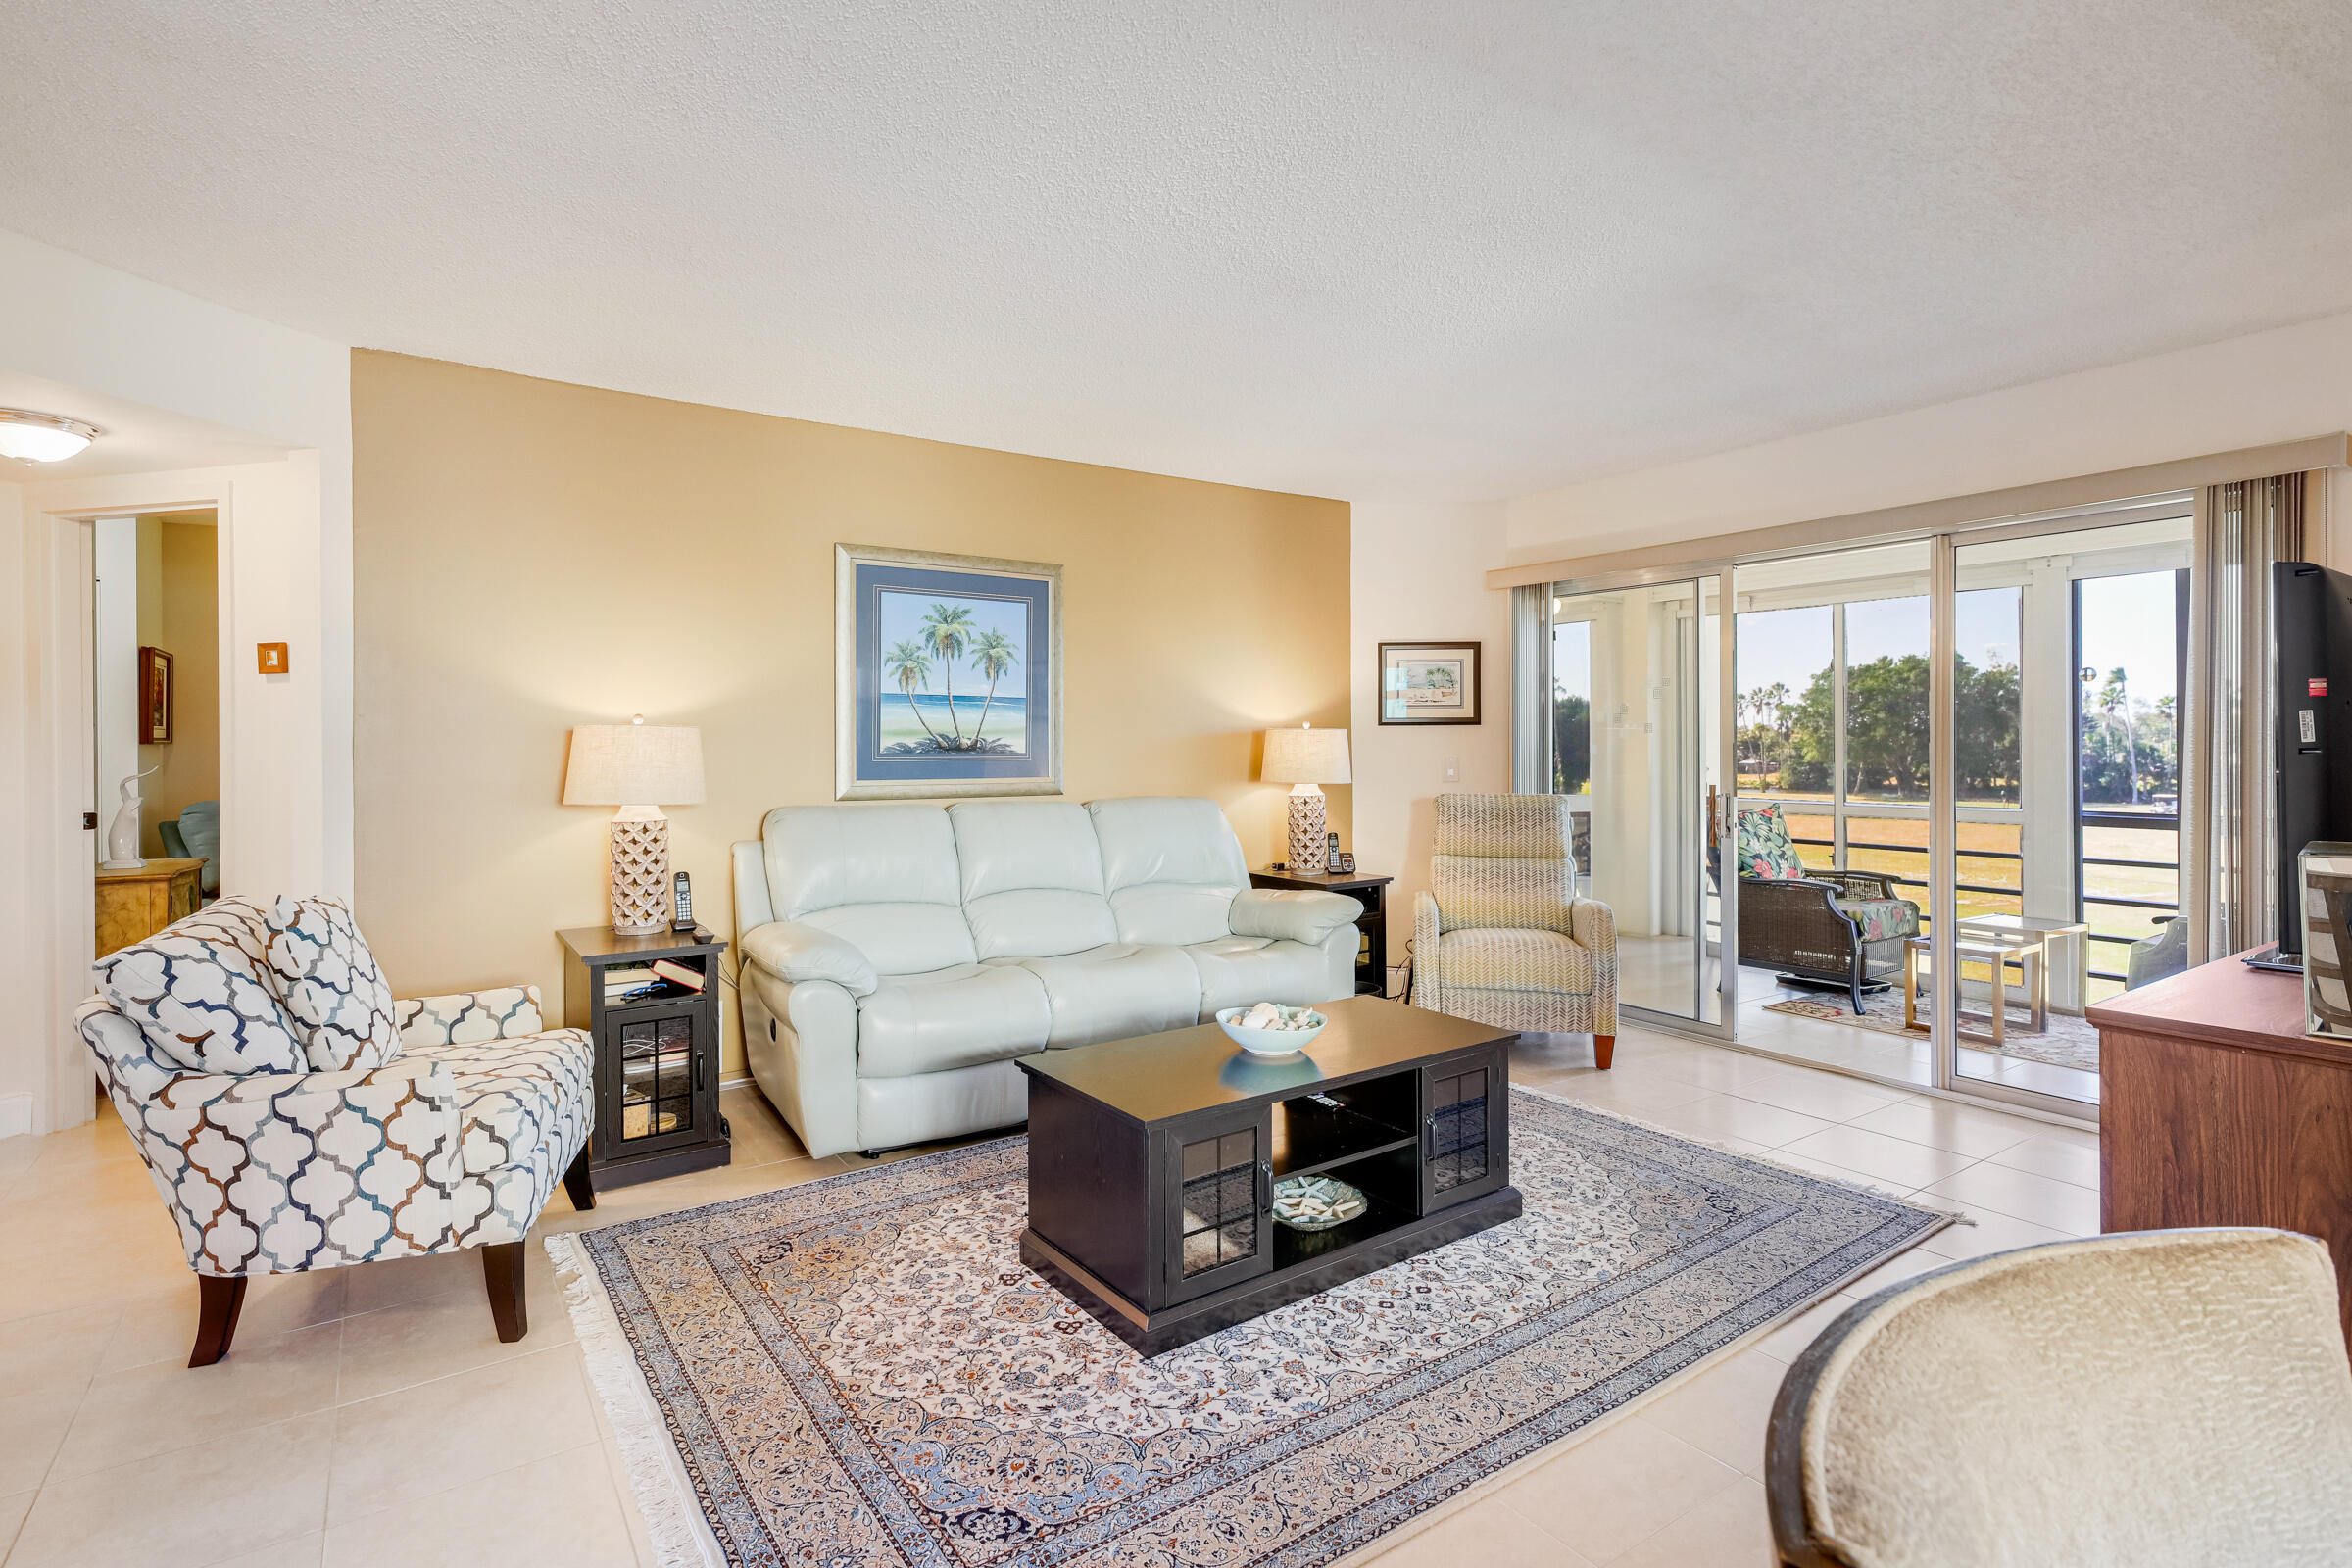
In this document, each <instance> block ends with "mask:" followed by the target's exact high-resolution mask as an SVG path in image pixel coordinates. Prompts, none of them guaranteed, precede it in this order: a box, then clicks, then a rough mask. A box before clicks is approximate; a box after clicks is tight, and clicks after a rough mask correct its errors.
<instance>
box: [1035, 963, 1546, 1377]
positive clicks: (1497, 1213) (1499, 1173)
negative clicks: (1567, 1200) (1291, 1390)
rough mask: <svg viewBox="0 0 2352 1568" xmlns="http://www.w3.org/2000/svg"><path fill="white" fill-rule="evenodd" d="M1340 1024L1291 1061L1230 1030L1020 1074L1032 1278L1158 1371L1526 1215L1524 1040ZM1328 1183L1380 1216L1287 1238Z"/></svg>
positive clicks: (1410, 1015)
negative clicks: (1518, 1176) (1206, 1342)
mask: <svg viewBox="0 0 2352 1568" xmlns="http://www.w3.org/2000/svg"><path fill="white" fill-rule="evenodd" d="M1320 1010H1321V1011H1322V1012H1323V1013H1324V1014H1325V1015H1326V1016H1327V1017H1328V1018H1329V1019H1330V1023H1329V1025H1328V1026H1327V1027H1326V1028H1325V1029H1324V1030H1323V1032H1322V1034H1321V1035H1319V1036H1318V1037H1317V1038H1316V1040H1315V1042H1314V1044H1313V1045H1311V1046H1309V1047H1308V1048H1307V1050H1306V1052H1305V1054H1302V1055H1299V1056H1297V1057H1293V1058H1290V1059H1287V1060H1265V1059H1261V1058H1256V1057H1252V1056H1250V1055H1248V1054H1245V1053H1244V1052H1243V1051H1242V1050H1241V1048H1240V1047H1238V1046H1236V1045H1235V1044H1234V1043H1233V1041H1232V1039H1231V1038H1230V1037H1228V1036H1227V1035H1226V1034H1225V1032H1224V1031H1223V1030H1222V1029H1220V1028H1218V1027H1217V1026H1216V1025H1215V1024H1213V1023H1211V1024H1201V1025H1199V1026H1197V1027H1195V1028H1191V1029H1177V1030H1173V1031H1170V1032H1169V1033H1166V1034H1158V1035H1145V1036H1140V1037H1138V1038H1135V1039H1131V1040H1112V1041H1105V1042H1103V1044H1101V1045H1094V1046H1080V1047H1077V1048H1075V1049H1072V1050H1068V1051H1049V1052H1046V1053H1044V1054H1040V1055H1035V1056H1027V1057H1024V1058H1022V1060H1021V1062H1020V1067H1021V1070H1022V1071H1023V1072H1024V1073H1025V1074H1027V1076H1028V1081H1029V1228H1028V1229H1027V1230H1025V1231H1023V1232H1022V1233H1021V1260H1022V1261H1023V1262H1024V1263H1026V1264H1028V1265H1029V1266H1030V1267H1031V1268H1032V1269H1035V1270H1036V1271H1037V1272H1038V1273H1039V1274H1041V1275H1043V1276H1045V1277H1046V1278H1047V1279H1048V1280H1050V1281H1052V1282H1053V1284H1054V1286H1055V1288H1057V1289H1058V1290H1060V1291H1061V1293H1062V1294H1063V1295H1064V1296H1067V1297H1068V1298H1070V1299H1072V1300H1073V1301H1076V1302H1077V1303H1078V1304H1079V1305H1081V1306H1083V1307H1085V1308H1086V1309H1087V1311H1089V1312H1090V1313H1092V1314H1093V1315H1094V1316H1095V1317H1096V1318H1097V1319H1099V1320H1101V1321H1102V1322H1103V1324H1104V1325H1105V1326H1106V1327H1108V1328H1109V1329H1110V1330H1111V1332H1112V1333H1114V1334H1116V1335H1118V1336H1119V1337H1120V1338H1121V1339H1123V1340H1125V1341H1126V1342H1127V1343H1128V1344H1129V1345H1132V1346H1134V1347H1135V1348H1136V1349H1137V1350H1139V1351H1141V1352H1142V1353H1143V1354H1145V1355H1147V1356H1150V1355H1158V1354H1159V1353H1161V1352H1162V1351H1165V1350H1170V1349H1174V1348H1176V1347H1178V1346H1180V1345H1185V1344H1189V1343H1190V1342H1192V1341H1194V1340H1197V1339H1200V1338H1201V1337H1202V1336H1204V1335H1208V1334H1213V1333H1215V1332H1216V1331H1217V1330H1219V1329H1222V1328H1226V1327H1228V1326H1230V1325H1232V1324H1235V1323H1240V1322H1243V1321H1245V1320H1247V1319H1250V1318H1253V1317H1256V1316H1259V1315H1260V1314H1262V1313H1266V1312H1270V1311H1272V1310H1274V1308H1276V1307H1278V1306H1282V1305H1285V1304H1287V1303H1289V1302H1291V1301H1296V1300H1299V1299H1301V1298H1304V1297H1308V1296H1312V1295H1314V1294H1315V1293H1317V1292H1318V1291H1324V1290H1329V1289H1330V1288H1331V1287H1332V1286H1334V1285H1338V1284H1340V1283H1342V1282H1343V1281H1347V1280H1351V1279H1355V1278H1357V1277H1359V1276H1361V1275H1365V1274H1369V1273H1372V1272H1374V1271H1375V1270H1377V1269H1382V1268H1386V1267H1387V1266H1388V1265H1389V1264H1391V1263H1394V1262H1397V1261H1398V1260H1399V1259H1402V1258H1407V1257H1411V1256H1413V1255H1414V1254H1415V1253H1417V1252H1425V1251H1428V1250H1430V1249H1432V1248H1436V1247H1442V1246H1444V1245H1445V1244H1446V1243H1447V1242H1451V1241H1455V1240H1458V1239H1459V1238H1461V1237H1464V1236H1468V1235H1470V1234H1472V1233H1473V1232H1476V1231H1482V1230H1485V1229H1486V1228H1487V1227H1489V1226H1491V1225H1499V1224H1501V1223H1502V1222H1503V1221H1505V1220H1509V1219H1515V1218H1517V1217H1518V1214H1519V1210H1520V1199H1519V1191H1518V1189H1517V1188H1515V1187H1512V1186H1511V1185H1510V1089H1509V1059H1508V1058H1509V1052H1510V1047H1511V1043H1512V1042H1513V1041H1514V1040H1516V1039H1517V1038H1518V1037H1517V1035H1516V1034H1514V1033H1513V1032H1511V1031H1509V1030H1497V1029H1495V1028H1493V1027H1492V1026H1490V1025H1487V1024H1482V1023H1473V1022H1471V1021H1469V1020H1468V1019H1464V1018H1454V1017H1448V1016H1446V1014H1444V1013H1437V1012H1430V1011H1427V1010H1425V1009H1423V1008H1420V1007H1413V1006H1408V1005H1405V1004H1403V1003H1401V1002H1387V1001H1383V1000H1381V999H1380V998H1377V997H1350V998H1348V999H1347V1000H1345V1001H1342V1002H1332V1003H1326V1004H1323V1005H1322V1006H1321V1009H1320ZM1318 1174H1321V1175H1329V1176H1332V1177H1335V1178H1337V1179H1338V1180H1340V1181H1342V1182H1345V1183H1347V1184H1348V1186H1350V1187H1353V1188H1355V1189H1356V1190H1358V1191H1359V1192H1361V1193H1362V1194H1363V1195H1364V1198H1365V1199H1366V1200H1367V1202H1368V1206H1367V1207H1366V1209H1365V1211H1364V1212H1363V1213H1362V1214H1360V1215H1357V1216H1356V1217H1355V1218H1353V1219H1350V1220H1348V1222H1346V1223H1345V1224H1342V1225H1338V1226H1336V1227H1334V1228H1332V1229H1329V1230H1319V1231H1307V1230H1297V1229H1293V1228H1292V1227H1290V1226H1288V1225H1285V1224H1283V1223H1281V1222H1279V1221H1277V1220H1276V1219H1275V1217H1274V1212H1273V1200H1274V1192H1273V1189H1274V1185H1275V1184H1276V1183H1277V1182H1280V1181H1282V1180H1283V1179H1284V1178H1285V1177H1290V1176H1307V1175H1318Z"/></svg>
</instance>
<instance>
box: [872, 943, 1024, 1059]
mask: <svg viewBox="0 0 2352 1568" xmlns="http://www.w3.org/2000/svg"><path fill="white" fill-rule="evenodd" d="M1050 1022H1051V1020H1050V1018H1049V1016H1048V1012H1047V1007H1046V991H1045V987H1044V986H1042V985H1040V984H1039V983H1038V978H1037V976H1035V975H1033V974H1030V973H1029V972H1027V971H1026V970H1023V969H1019V968H1015V967H1012V966H1010V965H1003V964H978V963H959V964H955V965H952V966H950V967H948V968H945V969H934V970H932V971H931V972H929V973H927V974H904V975H893V976H890V977H888V978H886V979H884V980H883V981H882V983H881V984H880V985H879V986H877V987H875V988H874V990H873V992H872V993H871V994H870V995H868V996H863V997H859V998H858V1077H860V1078H900V1077H905V1076H906V1075H907V1074H909V1073H922V1072H944V1071H946V1070H947V1069H949V1068H951V1067H970V1066H974V1065H976V1064H978V1063H980V1062H984V1061H1002V1060H1005V1058H1007V1057H1010V1056H1026V1055H1028V1054H1030V1053H1032V1052H1035V1051H1041V1050H1043V1049H1044V1048H1045V1045H1046V1039H1047V1034H1048V1030H1049V1025H1050Z"/></svg>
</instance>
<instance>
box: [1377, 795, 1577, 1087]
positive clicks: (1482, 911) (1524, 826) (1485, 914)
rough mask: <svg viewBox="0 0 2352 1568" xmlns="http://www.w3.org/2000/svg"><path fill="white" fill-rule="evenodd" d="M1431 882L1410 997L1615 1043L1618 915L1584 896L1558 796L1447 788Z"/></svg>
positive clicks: (1435, 1006) (1416, 926)
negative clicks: (1474, 792)
mask: <svg viewBox="0 0 2352 1568" xmlns="http://www.w3.org/2000/svg"><path fill="white" fill-rule="evenodd" d="M1437 812H1438V820H1437V836H1436V837H1437V842H1436V850H1437V853H1436V854H1435V855H1434V856H1433V857H1431V858H1430V862H1429V889H1428V891H1426V892H1424V893H1421V894H1419V895H1418V896H1417V897H1415V899H1414V900H1413V1005H1414V1006H1416V1007H1427V1008H1429V1009H1430V1010H1431V1011H1433V1012H1449V1013H1452V1014H1453V1015H1454V1016H1455V1017H1457V1018H1475V1019H1476V1020H1478V1021H1479V1022H1480V1023H1490V1024H1493V1025H1495V1027H1496V1028H1498V1029H1519V1030H1531V1031H1538V1032H1545V1033H1558V1034H1580V1035H1582V1034H1589V1035H1591V1036H1592V1037H1593V1058H1594V1060H1596V1061H1597V1062H1598V1063H1599V1064H1600V1065H1601V1066H1603V1067H1606V1066H1607V1065H1608V1064H1609V1061H1610V1058H1611V1056H1612V1055H1613V1054H1615V1051H1616V1047H1617V922H1616V918H1615V917H1614V916H1613V915H1612V914H1611V913H1610V912H1609V907H1608V906H1607V905H1605V904H1602V903H1600V902H1598V901H1597V900H1593V899H1581V898H1578V897H1577V895H1576V860H1575V858H1574V853H1573V852H1574V822H1573V820H1572V818H1571V814H1570V812H1569V810H1568V803H1567V801H1565V800H1564V799H1562V798H1561V797H1559V796H1556V795H1441V796H1439V797H1438V799H1437Z"/></svg>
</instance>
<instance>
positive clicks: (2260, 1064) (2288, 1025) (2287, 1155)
mask: <svg viewBox="0 0 2352 1568" xmlns="http://www.w3.org/2000/svg"><path fill="white" fill-rule="evenodd" d="M2089 1016H2090V1021H2091V1022H2092V1023H2094V1024H2096V1025H2098V1029H2099V1228H2100V1229H2101V1230H2103V1231H2140V1230H2162V1229H2166V1228H2169V1227H2172V1226H2177V1225H2272V1226H2277V1227H2278V1229H2280V1230H2289V1231H2301V1232H2302V1233H2303V1234H2304V1235H2306V1236H2316V1237H2318V1238H2319V1239H2320V1240H2321V1241H2323V1242H2326V1243H2327V1250H2328V1251H2329V1252H2331V1253H2333V1254H2334V1257H2335V1273H2336V1284H2337V1288H2338V1291H2339V1293H2340V1303H2341V1308H2342V1312H2343V1321H2344V1328H2345V1331H2346V1333H2347V1334H2352V1047H2346V1046H2345V1045H2343V1044H2341V1043H2340V1042H2337V1041H2333V1040H2315V1039H2313V1038H2311V1037H2310V1036H2309V1035H2306V1034H2305V1033H2304V1032H2303V982H2302V980H2301V978H2300V977H2298V976H2295V975H2291V974H2273V973H2269V972H2267V971H2265V970H2260V969H2249V968H2247V967H2246V966H2245V965H2244V964H2242V963H2240V962H2239V961H2238V960H2237V959H2236V958H2235V957H2229V958H2217V959H2215V960H2214V961H2213V962H2211V963H2207V964H2200V965H2198V966H2197V967H2196V968H2194V969H2188V970H2184V971H2182V972H2181V973H2180V974H2177V975H2173V976H2170V977H2169V978H2167V979H2163V980H2159V981H2157V982H2156V983H2155V984H2153V985H2149V986H2142V987H2141V988H2140V989H2139V990H2137V991H2131V992H2127V993H2125V994H2124V995H2123V996H2120V997H2114V998H2110V999H2109V1000H2108V1001H2105V1002H2101V1003H2098V1004H2095V1005H2093V1006H2091V1007H2090V1009H2089Z"/></svg>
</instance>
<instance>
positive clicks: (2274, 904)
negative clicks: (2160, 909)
mask: <svg viewBox="0 0 2352 1568" xmlns="http://www.w3.org/2000/svg"><path fill="white" fill-rule="evenodd" d="M2303 514H2304V475H2302V474H2300V473H2283V474H2278V475H2274V476H2273V477H2271V478H2268V479H2246V480H2240V481H2237V482H2235V483H2231V484H2217V485H2211V486H2208V487H2207V488H2206V490H2205V492H2204V496H2203V505H2202V506H2201V507H2200V508H2199V509H2198V513H2197V534H2196V544H2195V552H2196V559H2195V570H2194V571H2193V573H2192V574H2191V578H2190V582H2191V594H2190V602H2189V693H2188V713H2189V736H2188V748H2187V753H2186V755H2185V756H2184V757H2183V759H2182V760H2183V762H2184V763H2185V764H2187V765H2184V766H2183V767H2182V768H2181V770H2180V788H2181V801H2180V820H2181V825H2182V827H2183V828H2184V829H2185V833H2184V839H2185V840H2186V842H2184V843H2183V844H2182V845H2181V856H2180V867H2181V874H2182V877H2183V879H2184V881H2185V882H2186V883H2187V884H2188V885H2187V886H2185V887H2183V889H2182V890H2181V892H2182V896H2181V900H2180V907H2181V908H2182V910H2183V911H2185V912H2186V913H2187V915H2188V918H2189V947H2190V952H2191V954H2192V955H2193V956H2194V957H2195V959H2196V960H2198V961H2202V960H2204V959H2207V958H2218V957H2222V956H2226V955H2229V954H2231V953H2237V952H2240V951H2242V950H2244V949H2246V948H2250V947H2254V946H2256V945H2257V944H2260V943H2263V942H2269V941H2273V940H2275V939H2276V938H2277V937H2278V896H2277V887H2278V848H2277V844H2276V842H2275V829H2274V823H2275V821H2276V815H2277V803H2276V802H2275V801H2274V799H2273V786H2272V774H2273V769H2274V767H2275V764H2276V761H2277V758H2276V754H2275V747H2276V745H2277V736H2278V722H2277V715H2278V691H2277V689H2276V687H2277V680H2276V676H2275V670H2276V667H2277V661H2276V659H2275V657H2274V654H2273V651H2272V647H2271V565H2272V563H2274V562H2278V561H2303V560H2307V559H2308V557H2307V556H2306V555H2305V551H2304V527H2303Z"/></svg>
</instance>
